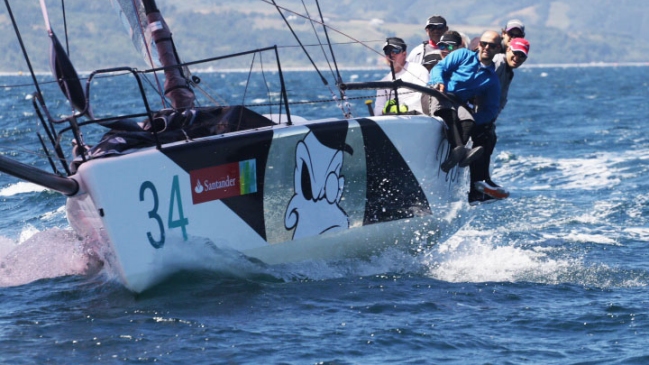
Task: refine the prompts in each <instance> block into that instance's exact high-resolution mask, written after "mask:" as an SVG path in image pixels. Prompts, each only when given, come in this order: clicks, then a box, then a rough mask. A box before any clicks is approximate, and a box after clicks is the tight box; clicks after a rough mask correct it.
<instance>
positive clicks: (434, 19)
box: [407, 15, 448, 64]
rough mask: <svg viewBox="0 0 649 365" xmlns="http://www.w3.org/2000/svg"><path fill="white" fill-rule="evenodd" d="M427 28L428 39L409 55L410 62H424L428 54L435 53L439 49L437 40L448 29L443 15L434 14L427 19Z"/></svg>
mask: <svg viewBox="0 0 649 365" xmlns="http://www.w3.org/2000/svg"><path fill="white" fill-rule="evenodd" d="M425 29H426V34H428V40H426V41H424V42H423V43H421V44H420V45H418V46H417V47H415V48H413V50H412V51H411V52H410V54H409V55H408V59H407V60H408V62H412V63H418V64H422V63H423V60H424V57H425V56H426V55H428V54H430V53H435V52H434V51H435V50H438V49H439V48H438V47H437V42H439V40H440V38H441V37H442V35H443V34H444V33H446V31H448V26H447V25H446V19H444V17H442V16H441V15H433V16H431V17H430V18H428V20H427V21H426V27H425Z"/></svg>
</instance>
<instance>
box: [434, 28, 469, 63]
mask: <svg viewBox="0 0 649 365" xmlns="http://www.w3.org/2000/svg"><path fill="white" fill-rule="evenodd" d="M437 47H438V48H439V52H440V54H441V55H442V59H444V57H446V56H448V54H449V53H451V52H453V51H455V50H456V49H460V48H463V45H462V36H461V35H460V33H458V32H456V31H454V30H449V31H448V32H446V33H444V35H442V37H441V38H440V39H439V42H437Z"/></svg>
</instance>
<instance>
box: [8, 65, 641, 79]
mask: <svg viewBox="0 0 649 365" xmlns="http://www.w3.org/2000/svg"><path fill="white" fill-rule="evenodd" d="M647 66H649V61H647V62H590V63H547V64H530V65H527V64H526V65H523V66H521V69H524V68H580V67H584V68H585V67H647ZM321 69H324V67H321ZM340 70H341V71H384V70H385V68H384V67H342V68H340ZM248 71H250V69H248V68H245V69H243V68H241V69H238V68H230V69H221V70H214V69H195V70H194V72H204V73H216V72H224V73H228V72H248ZM272 71H273V70H270V72H272ZM282 71H284V72H304V71H313V67H284V68H282ZM90 73H91V71H82V72H79V75H88V74H90ZM35 74H36V75H39V76H42V75H50V74H51V73H50V72H49V71H37V72H36V73H35ZM0 76H30V74H29V72H26V71H12V72H8V71H0Z"/></svg>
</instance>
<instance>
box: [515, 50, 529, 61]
mask: <svg viewBox="0 0 649 365" xmlns="http://www.w3.org/2000/svg"><path fill="white" fill-rule="evenodd" d="M514 56H516V57H518V58H521V59H526V58H527V55H526V54H525V52H522V51H514Z"/></svg>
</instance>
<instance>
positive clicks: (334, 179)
mask: <svg viewBox="0 0 649 365" xmlns="http://www.w3.org/2000/svg"><path fill="white" fill-rule="evenodd" d="M442 128H443V126H442V123H440V122H439V121H438V120H437V119H434V118H430V117H427V116H398V117H397V116H394V117H379V118H357V119H352V120H341V121H326V122H317V121H314V122H311V123H305V124H301V125H294V126H276V127H268V128H262V129H258V130H254V131H242V132H235V133H228V134H224V135H218V136H213V137H206V138H202V139H199V140H195V141H191V142H178V143H173V144H169V145H165V146H163V147H162V149H161V150H158V149H156V148H149V149H145V150H142V151H138V152H135V153H131V154H127V155H123V156H119V157H111V158H101V159H95V160H90V161H88V162H85V163H83V164H82V165H81V166H80V167H79V170H78V172H77V173H76V174H75V175H74V176H73V178H74V179H75V180H77V181H78V182H79V185H80V192H79V193H78V194H77V195H75V196H73V197H70V198H69V200H68V219H69V221H70V223H71V225H72V226H73V227H74V229H75V230H76V231H77V232H79V234H81V235H83V236H85V237H89V238H91V239H94V240H98V241H99V242H101V243H102V244H103V245H105V246H106V247H108V248H109V252H108V253H107V255H106V256H107V257H109V258H110V261H112V262H110V265H112V266H113V267H115V269H116V271H117V272H118V273H119V275H120V277H121V279H122V281H123V283H124V285H125V286H126V287H127V288H129V289H130V290H132V291H135V292H141V291H143V290H145V289H147V288H149V287H151V286H152V285H155V284H156V283H158V282H160V281H161V280H163V279H164V278H165V277H167V276H169V275H171V274H173V273H174V272H176V271H178V270H181V269H192V268H198V269H200V268H205V267H210V263H209V262H206V261H209V260H210V257H211V256H210V255H209V254H208V253H207V250H210V249H212V250H213V249H214V248H215V247H216V248H218V249H228V250H236V251H238V252H240V253H242V254H244V255H246V256H248V257H253V258H257V259H259V260H261V261H263V262H265V263H268V264H278V263H286V262H292V261H301V260H313V259H335V258H344V257H357V256H364V255H371V254H375V253H377V252H378V251H379V250H381V249H383V248H385V247H389V246H393V245H395V244H409V243H410V242H412V241H413V240H417V239H418V240H420V241H421V240H423V241H426V239H425V238H426V237H428V239H429V241H436V240H438V239H441V238H444V237H447V236H448V235H451V234H453V233H455V232H456V231H457V229H459V227H460V226H461V225H462V224H463V223H464V222H465V219H466V214H465V213H466V211H465V210H464V208H465V207H467V206H468V205H467V204H466V203H465V201H466V190H467V187H468V185H467V173H465V170H464V169H458V168H454V169H453V170H451V171H450V172H449V173H448V174H447V173H444V172H442V171H441V169H440V163H441V161H442V160H443V159H444V157H445V156H446V152H447V151H448V144H447V143H446V142H445V140H444V139H443V129H442ZM190 247H191V251H192V253H191V254H190V253H189V251H190ZM201 247H204V249H205V250H206V251H205V254H202V253H201Z"/></svg>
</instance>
